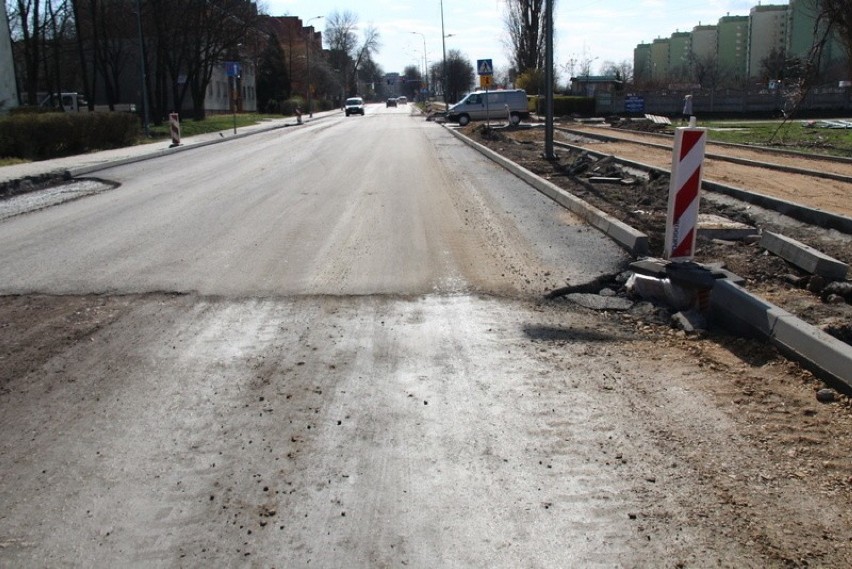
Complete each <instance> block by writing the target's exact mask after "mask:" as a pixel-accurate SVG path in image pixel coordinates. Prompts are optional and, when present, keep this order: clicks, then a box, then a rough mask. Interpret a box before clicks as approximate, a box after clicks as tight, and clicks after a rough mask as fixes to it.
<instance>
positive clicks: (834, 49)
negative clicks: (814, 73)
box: [786, 0, 849, 79]
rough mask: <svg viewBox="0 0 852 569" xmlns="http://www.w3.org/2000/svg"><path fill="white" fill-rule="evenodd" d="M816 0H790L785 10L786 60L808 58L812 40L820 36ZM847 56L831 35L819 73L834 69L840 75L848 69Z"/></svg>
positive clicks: (822, 27) (812, 43)
mask: <svg viewBox="0 0 852 569" xmlns="http://www.w3.org/2000/svg"><path fill="white" fill-rule="evenodd" d="M817 2H818V0H790V5H789V7H788V10H787V37H786V51H787V57H788V58H791V59H792V58H799V59H802V60H805V59H807V58H808V57H809V55H810V52H811V49H812V47H813V45H814V38H815V36H817V35H818V34H821V33H822V32H823V31H824V30H825V27H824V26H820V27H819V28H817V16H818V9H817ZM847 58H848V56H847V54H846V51H845V50H844V49H843V44H842V43H841V41H840V38H839V37H838V35H837V34H836V33H835V34H832V35H831V36H830V37H829V38H828V41H827V42H826V44H825V48H824V50H823V53H822V58H821V61H820V63H821V65H820V72H821V73H824V72H826V71H827V70H830V69H831V68H835V69H837V70H838V72H839V73H840V74H841V77H840V78H843V79H848V78H847V77H843V76H842V75H843V74H844V73H845V69H844V67H848V64H849V62H848V60H847Z"/></svg>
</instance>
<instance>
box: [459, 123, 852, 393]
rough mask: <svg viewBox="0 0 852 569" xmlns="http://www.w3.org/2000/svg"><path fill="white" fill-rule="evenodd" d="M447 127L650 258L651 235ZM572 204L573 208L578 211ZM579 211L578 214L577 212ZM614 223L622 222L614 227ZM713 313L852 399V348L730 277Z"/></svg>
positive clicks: (715, 295)
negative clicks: (649, 241) (743, 286)
mask: <svg viewBox="0 0 852 569" xmlns="http://www.w3.org/2000/svg"><path fill="white" fill-rule="evenodd" d="M445 128H447V129H448V130H449V131H450V132H451V133H452V134H453V135H454V136H455V137H456V138H458V139H460V140H461V141H462V142H464V143H465V144H467V145H468V146H470V147H471V148H474V149H475V150H478V151H479V152H480V153H482V154H483V155H485V156H486V157H488V158H490V159H491V160H493V161H494V162H496V163H498V164H500V165H501V166H503V167H504V168H506V169H507V170H509V171H510V172H512V173H513V174H515V175H516V176H518V177H519V178H521V179H522V180H524V181H526V182H527V183H529V184H530V185H531V186H532V187H534V188H535V189H537V190H539V191H541V192H542V193H544V194H545V195H547V196H548V197H551V198H552V199H554V201H556V202H557V203H559V204H560V205H563V207H566V208H568V209H570V210H571V211H572V212H575V213H577V215H579V216H580V217H582V218H583V219H585V220H587V221H589V223H590V224H591V225H593V226H594V227H597V228H598V229H600V230H601V231H603V232H604V233H605V234H606V235H607V236H609V237H610V238H612V239H614V240H615V241H616V242H617V243H619V244H620V245H621V246H622V247H624V248H625V249H627V250H628V251H631V252H633V251H634V250H642V247H641V246H640V245H639V244H640V243H642V239H640V237H639V236H642V238H644V252H643V253H633V254H634V256H636V257H640V256H645V255H647V236H646V235H644V234H643V233H640V232H638V231H636V230H635V229H633V228H631V227H629V226H628V225H626V224H624V223H622V222H620V221H618V220H615V219H614V218H613V217H611V216H609V215H608V214H605V213H603V212H601V211H600V210H598V209H596V208H593V207H592V206H590V205H589V204H586V203H585V202H584V201H582V200H580V199H578V198H576V197H575V196H571V195H570V194H568V193H567V192H566V191H565V190H562V189H561V188H559V187H557V186H556V185H555V184H552V183H550V182H548V181H547V180H544V179H542V178H541V177H539V176H537V175H535V174H533V173H532V172H530V171H529V170H527V169H526V168H523V167H521V166H518V165H517V164H515V163H514V162H512V161H510V160H508V159H506V158H504V157H503V156H500V155H499V154H497V153H496V152H494V151H492V150H491V149H489V148H486V147H485V146H483V145H481V144H479V143H477V142H475V141H473V140H470V139H469V138H468V137H466V136H464V135H463V134H461V133H458V132H456V131H455V130H454V129H452V128H448V127H445ZM643 166H645V165H643ZM554 195H555V196H557V197H558V198H559V199H557V198H556V197H554ZM566 204H571V206H572V207H569V205H566ZM575 208H576V209H577V210H578V211H575ZM611 221H615V222H616V223H615V224H611V223H610V222H611ZM850 221H852V220H850ZM604 228H605V229H604ZM710 310H711V319H712V320H713V321H716V322H718V323H720V324H722V325H724V326H725V327H727V328H728V329H730V330H732V331H733V332H734V333H740V334H743V335H751V336H753V335H755V334H758V335H760V336H763V337H765V338H767V339H769V341H770V342H772V344H773V345H775V346H776V347H778V348H779V349H780V350H781V351H783V352H784V353H786V354H787V355H788V356H790V357H791V358H792V359H795V360H797V361H799V362H801V363H802V364H803V365H804V366H805V367H807V368H809V369H811V370H812V371H813V372H814V373H815V374H817V375H818V376H819V377H821V378H823V379H824V380H826V381H827V382H829V383H831V384H832V385H833V386H835V387H837V389H838V390H840V391H843V392H844V393H846V394H847V395H850V396H852V346H849V345H848V344H846V343H844V342H841V341H840V340H838V339H836V338H834V337H833V336H831V335H829V334H827V333H825V332H823V331H822V330H819V329H818V328H816V327H815V326H812V325H811V324H808V323H807V322H804V321H803V320H801V319H799V318H797V317H796V316H794V315H792V314H790V313H789V312H787V311H785V310H783V309H781V308H779V307H778V306H775V305H774V304H771V303H769V302H767V301H765V300H763V299H761V298H759V297H757V296H755V295H753V294H751V293H749V292H748V291H746V290H745V289H744V288H742V287H741V286H740V285H739V284H737V283H735V282H733V280H731V279H729V278H723V279H718V280H716V281H715V283H714V285H713V289H712V292H711V294H710Z"/></svg>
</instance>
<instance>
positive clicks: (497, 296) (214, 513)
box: [0, 105, 848, 568]
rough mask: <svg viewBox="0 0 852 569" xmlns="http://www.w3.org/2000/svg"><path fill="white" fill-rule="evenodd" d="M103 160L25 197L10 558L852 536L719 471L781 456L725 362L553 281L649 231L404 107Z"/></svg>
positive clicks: (584, 274) (628, 552)
mask: <svg viewBox="0 0 852 569" xmlns="http://www.w3.org/2000/svg"><path fill="white" fill-rule="evenodd" d="M98 176H99V177H100V178H101V179H103V180H105V181H108V182H110V185H105V186H104V188H103V190H102V191H98V192H95V193H93V194H91V195H87V196H86V197H83V198H80V199H74V200H70V201H67V202H64V203H61V204H58V205H53V206H50V207H43V206H39V207H43V208H42V209H38V210H36V211H32V212H30V213H25V214H20V215H14V216H11V217H8V218H6V219H4V220H2V221H0V267H2V272H0V294H2V295H3V303H2V314H3V318H4V319H3V320H2V326H0V328H5V330H3V331H2V333H4V334H5V335H4V336H2V337H3V338H4V339H5V341H6V342H7V343H8V346H7V349H5V350H4V351H3V352H2V353H3V356H2V357H3V361H4V363H5V364H6V366H5V367H6V371H5V372H3V375H2V376H0V377H2V381H0V434H2V437H0V469H2V470H1V471H2V477H0V566H4V567H66V566H74V567H184V566H185V567H235V566H246V567H278V568H283V567H347V568H353V567H364V568H373V567H403V566H405V567H418V568H434V567H488V568H495V567H506V568H517V567H541V568H553V567H592V566H607V567H611V566H627V567H633V566H639V567H676V566H738V567H742V566H763V565H766V564H769V565H772V564H775V563H778V564H782V563H783V562H784V560H785V559H787V557H785V556H788V557H789V556H790V555H792V553H791V550H790V549H786V550H783V552H782V553H780V554H779V553H778V550H779V549H783V548H782V546H781V545H778V544H779V543H781V544H783V543H786V542H785V539H787V538H786V537H785V536H788V534H787V533H785V532H786V526H784V525H783V524H784V523H786V522H785V520H790V523H791V524H793V523H796V524H801V521H802V520H805V521H807V523H809V524H812V525H813V526H814V529H813V531H814V532H820V531H823V532H827V531H834V532H840V533H842V534H843V535H844V536H845V533H844V532H845V531H847V530H846V528H848V525H847V522H848V513H847V511H846V510H845V509H844V508H843V507H842V506H840V505H836V504H834V503H833V502H832V500H831V499H830V498H829V497H820V496H815V497H814V496H812V497H809V498H808V499H804V498H803V497H802V495H801V492H800V491H799V489H798V488H790V489H788V490H786V491H784V492H777V493H771V494H769V495H766V496H764V495H763V494H761V489H760V488H752V487H751V486H749V485H748V484H747V483H743V486H742V488H741V493H742V494H743V495H745V496H746V498H745V499H748V497H749V496H751V497H752V498H754V499H756V497H757V496H758V495H760V496H762V498H761V499H762V500H764V502H765V509H761V510H760V512H763V513H762V514H761V513H760V512H758V511H754V512H752V513H750V514H749V516H744V517H740V518H736V516H733V517H732V514H731V511H732V510H731V508H733V506H730V505H725V504H723V503H722V502H720V501H719V494H718V492H717V491H718V490H719V488H720V486H719V484H722V482H720V481H729V480H731V478H730V472H735V473H736V472H742V471H746V470H748V469H750V468H759V467H760V465H761V461H765V460H766V457H765V456H763V455H762V454H761V452H760V451H759V449H756V448H754V447H752V446H750V445H749V444H747V443H746V442H745V441H744V439H743V433H742V432H741V430H740V427H738V425H737V424H736V422H735V421H734V420H733V419H732V417H731V416H730V415H729V413H728V411H726V410H725V409H722V408H720V407H718V406H717V405H716V404H715V403H714V401H713V398H712V397H711V396H710V395H707V394H706V393H704V392H702V391H701V390H700V389H698V388H697V387H694V382H696V381H697V379H696V378H699V377H700V378H702V380H706V378H710V379H711V380H713V379H716V378H718V373H717V372H714V371H713V370H708V369H706V368H702V367H701V364H700V362H698V361H694V360H692V359H691V358H690V357H689V355H688V353H687V352H686V351H684V350H681V349H679V348H676V347H673V346H671V345H662V344H660V345H656V344H655V343H654V342H649V341H648V339H647V338H645V337H642V336H639V335H637V334H635V333H634V332H633V331H632V330H633V328H631V327H628V326H624V325H622V323H621V317H620V316H618V315H613V314H598V313H593V312H591V311H588V310H584V309H582V308H579V307H577V306H574V305H571V304H569V303H565V302H550V303H548V302H543V300H542V299H543V296H544V294H545V293H547V292H548V291H549V290H552V289H555V288H558V287H560V286H564V285H565V283H566V280H567V282H570V283H581V282H584V281H588V280H591V279H593V278H594V277H596V276H598V275H602V274H611V273H617V272H619V271H620V270H623V268H624V264H625V262H626V260H627V259H626V257H625V256H624V254H623V253H622V252H621V251H620V250H619V249H618V248H617V247H616V246H615V245H613V244H612V243H610V242H609V241H607V240H606V239H605V238H604V237H603V236H602V235H601V234H599V233H598V232H596V231H594V230H592V229H590V228H589V227H587V226H586V225H584V224H583V223H581V222H580V221H579V220H578V219H577V218H575V217H573V216H572V215H570V214H569V213H567V212H565V211H564V210H562V209H561V208H560V207H559V206H557V205H556V204H554V203H552V202H550V201H549V200H548V199H546V198H544V197H542V196H541V195H539V194H538V193H536V192H535V191H533V190H532V189H531V188H529V187H527V186H526V185H524V184H523V183H521V182H520V181H519V180H517V179H516V178H514V177H512V176H511V175H510V174H508V173H506V172H505V171H503V170H501V169H500V168H498V167H496V166H495V165H493V164H492V163H490V162H488V161H487V160H485V159H483V158H482V157H481V156H479V155H478V154H476V153H475V152H473V151H472V150H470V149H468V148H467V147H466V146H464V145H463V144H461V143H460V142H458V141H456V140H455V139H454V138H453V137H451V136H450V135H449V133H447V132H446V131H445V130H444V129H442V128H441V127H439V126H437V125H435V124H432V123H428V122H425V121H424V120H423V119H422V118H419V117H414V116H411V115H410V114H409V108H408V107H400V108H396V109H394V108H390V109H386V108H384V106H375V105H373V106H368V108H367V114H366V116H364V117H357V116H353V117H349V118H344V117H342V116H338V117H332V118H328V119H323V120H321V121H316V122H312V123H309V124H308V125H305V126H303V127H299V128H289V129H284V130H278V131H274V132H269V133H264V134H258V135H255V136H251V137H248V138H245V139H241V140H237V141H230V142H224V143H222V144H217V145H213V146H209V147H205V148H200V149H196V150H190V151H187V152H182V153H179V154H175V155H172V156H169V157H164V158H160V159H157V160H152V161H146V162H140V163H137V164H134V165H127V166H122V167H116V168H113V169H111V170H107V171H104V172H101V173H99V174H98ZM112 184H116V185H115V186H114V187H113V185H112ZM675 442H676V443H677V444H675ZM681 447H684V448H688V449H689V452H688V453H686V452H683V453H681V452H680V450H679V449H680V448H681ZM696 449H698V450H696ZM699 451H700V452H699ZM699 465H700V466H699ZM714 477H715V478H714ZM733 479H734V480H736V476H734V478H733ZM708 480H711V481H713V480H715V482H709V483H708ZM814 508H818V509H819V511H818V513H814ZM761 515H762V516H763V518H762V519H761V518H760V516H761ZM754 520H762V521H764V522H766V523H767V524H769V523H770V520H773V521H772V523H775V524H781V525H777V526H776V527H775V529H773V530H772V531H769V530H767V531H766V534H767V536H768V537H766V540H765V541H766V542H765V543H764V542H757V543H758V544H757V545H755V543H756V542H755V541H754V540H753V539H752V538H753V536H751V535H750V534H748V532H744V531H739V530H743V529H744V528H747V527H748V528H751V526H752V525H753V524H752V522H753V521H754ZM796 527H798V526H796ZM838 527H840V528H841V529H838ZM776 530H777V531H776ZM838 539H841V538H840V537H839V538H838ZM773 540H775V541H773ZM811 553H813V552H811ZM813 554H814V555H817V554H819V555H823V553H821V552H819V551H817V552H816V553H813ZM846 554H847V553H846V550H845V549H843V547H842V546H836V547H835V546H834V545H832V546H831V553H828V552H826V553H825V554H824V555H835V556H841V557H838V558H844V557H842V556H844V555H846ZM821 559H822V560H826V559H829V558H827V557H821ZM830 559H834V558H830Z"/></svg>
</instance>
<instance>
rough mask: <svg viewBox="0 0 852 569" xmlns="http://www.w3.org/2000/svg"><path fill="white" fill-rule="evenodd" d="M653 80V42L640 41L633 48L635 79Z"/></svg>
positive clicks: (640, 81) (642, 81)
mask: <svg viewBox="0 0 852 569" xmlns="http://www.w3.org/2000/svg"><path fill="white" fill-rule="evenodd" d="M650 80H651V44H649V43H640V44H639V45H637V46H636V48H635V49H634V50H633V81H634V82H635V83H646V82H648V81H650Z"/></svg>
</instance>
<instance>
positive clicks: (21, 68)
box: [7, 0, 258, 118]
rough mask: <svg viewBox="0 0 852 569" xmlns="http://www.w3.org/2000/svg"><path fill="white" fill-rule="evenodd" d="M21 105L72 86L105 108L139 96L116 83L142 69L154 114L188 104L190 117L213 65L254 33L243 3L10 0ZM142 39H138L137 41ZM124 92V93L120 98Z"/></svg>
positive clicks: (199, 111) (253, 17) (200, 105)
mask: <svg viewBox="0 0 852 569" xmlns="http://www.w3.org/2000/svg"><path fill="white" fill-rule="evenodd" d="M7 7H8V13H9V20H10V30H11V32H12V37H13V39H14V42H15V46H16V50H15V51H16V53H15V55H16V60H17V70H18V75H19V79H20V84H21V87H22V89H21V90H22V96H23V98H24V99H25V102H26V103H28V104H31V105H34V104H37V103H38V100H37V96H38V93H39V92H44V91H49V92H59V91H61V90H63V89H68V88H69V87H70V86H75V87H76V88H79V89H80V90H82V91H83V93H84V94H85V95H87V98H88V100H89V101H90V104H93V102H94V100H95V97H96V96H98V97H99V98H102V99H104V100H105V101H106V103H107V104H109V105H110V106H113V105H114V104H117V103H119V102H124V101H126V100H127V99H130V98H132V99H136V98H137V95H138V94H139V93H140V91H141V88H142V87H141V82H139V83H137V85H138V87H135V88H129V87H128V82H127V81H126V80H124V79H123V78H125V77H128V76H133V77H141V75H142V69H143V67H144V70H145V71H146V76H147V77H148V81H147V82H146V89H147V95H148V96H149V99H150V101H151V104H152V107H153V108H154V109H156V110H157V111H158V112H155V114H158V115H161V114H162V113H164V112H166V111H167V109H175V108H177V109H180V108H183V106H184V105H183V103H184V101H185V100H187V99H189V100H191V103H192V108H193V111H194V113H193V114H194V115H195V116H196V118H203V116H204V99H205V95H206V92H207V88H208V86H209V84H210V80H211V77H212V74H213V69H214V66H215V65H218V64H221V62H222V61H224V60H226V59H229V58H235V57H237V56H238V53H239V51H240V47H241V46H242V45H243V43H248V38H249V37H250V34H251V33H253V32H255V33H256V32H257V24H258V13H257V7H256V6H255V4H254V3H253V2H250V1H247V0H144V1H142V0H12V1H11V3H10V4H9V5H8V6H7ZM142 37H144V41H140V38H142ZM128 90H131V91H132V92H128Z"/></svg>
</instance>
